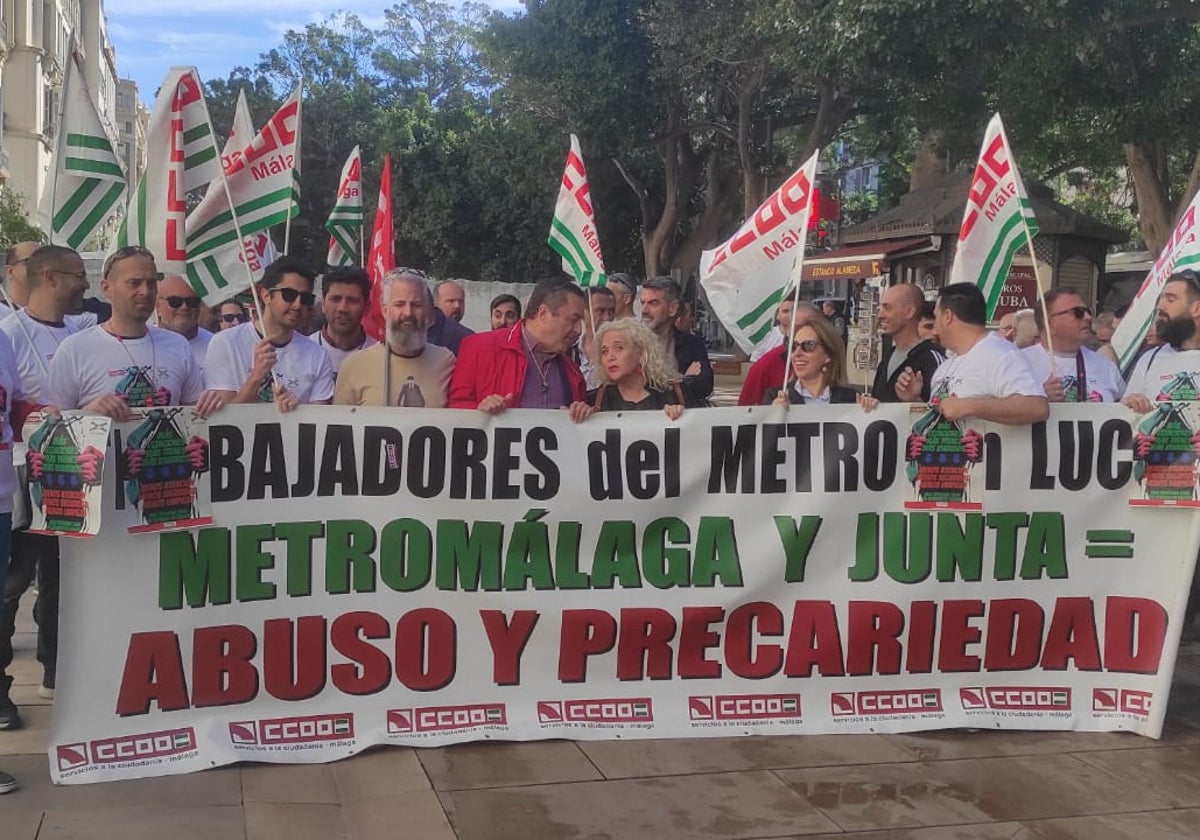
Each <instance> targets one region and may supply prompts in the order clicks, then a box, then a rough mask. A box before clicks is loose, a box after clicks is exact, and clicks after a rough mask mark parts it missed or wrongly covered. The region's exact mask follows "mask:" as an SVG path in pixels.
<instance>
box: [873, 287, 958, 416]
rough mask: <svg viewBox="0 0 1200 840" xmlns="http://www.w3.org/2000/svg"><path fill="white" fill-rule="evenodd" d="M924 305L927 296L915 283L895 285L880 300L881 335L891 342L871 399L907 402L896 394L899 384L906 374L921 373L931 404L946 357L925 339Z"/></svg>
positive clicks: (924, 396)
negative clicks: (922, 328) (932, 389)
mask: <svg viewBox="0 0 1200 840" xmlns="http://www.w3.org/2000/svg"><path fill="white" fill-rule="evenodd" d="M924 303H925V293H924V292H923V291H921V288H920V287H919V286H915V285H913V284H912V283H899V284H897V285H895V286H891V287H889V288H888V289H886V290H885V291H884V293H883V296H882V297H881V298H880V299H879V319H878V320H879V332H880V333H882V334H883V335H885V336H888V337H889V338H890V339H891V347H890V348H889V349H888V351H887V352H886V353H885V354H884V356H883V358H882V359H881V360H880V362H879V367H878V368H876V369H875V383H874V384H873V385H872V386H871V396H873V397H874V398H875V399H877V400H879V401H880V402H904V400H902V399H901V398H900V396H899V394H897V393H896V381H897V380H898V379H899V378H900V376H901V374H903V373H904V372H905V371H909V372H911V373H920V374H921V377H922V380H921V381H922V385H921V394H920V396H921V400H922V401H923V402H928V401H929V388H930V385H931V384H932V382H933V374H934V371H936V370H937V369H938V365H940V364H941V363H942V362H943V361H945V358H944V357H943V356H942V354H941V353H940V352H938V349H937V347H936V346H934V344H933V342H932V341H929V340H928V339H922V338H921V331H920V325H921V308H922V306H923V304H924Z"/></svg>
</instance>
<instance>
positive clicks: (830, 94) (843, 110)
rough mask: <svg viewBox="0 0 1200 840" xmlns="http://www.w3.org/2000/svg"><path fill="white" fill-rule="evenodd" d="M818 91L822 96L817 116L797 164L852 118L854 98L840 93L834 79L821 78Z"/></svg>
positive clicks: (822, 145)
mask: <svg viewBox="0 0 1200 840" xmlns="http://www.w3.org/2000/svg"><path fill="white" fill-rule="evenodd" d="M817 93H818V94H819V96H820V99H819V100H818V102H817V116H816V118H815V119H814V120H813V127H812V130H811V131H809V133H808V140H807V141H806V142H805V144H804V148H803V149H802V150H801V152H800V155H799V157H800V160H799V162H798V163H797V166H798V165H799V164H801V163H804V161H806V160H808V159H809V158H810V157H812V153H813V152H815V151H817V150H818V149H820V148H822V147H824V146H825V144H826V143H828V142H829V141H830V140H832V139H833V135H835V134H836V133H837V130H838V129H839V128H841V127H842V124H843V123H845V122H846V120H847V119H849V118H850V113H851V112H852V111H853V110H854V100H853V99H851V98H850V97H848V96H845V95H843V94H842V93H840V92H839V91H838V89H837V84H836V83H835V82H834V81H833V80H832V79H821V81H819V82H817Z"/></svg>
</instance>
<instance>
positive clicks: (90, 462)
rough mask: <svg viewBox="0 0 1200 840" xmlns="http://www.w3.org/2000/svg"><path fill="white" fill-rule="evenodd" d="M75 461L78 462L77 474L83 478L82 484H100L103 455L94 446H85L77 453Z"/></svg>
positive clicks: (102, 470)
mask: <svg viewBox="0 0 1200 840" xmlns="http://www.w3.org/2000/svg"><path fill="white" fill-rule="evenodd" d="M77 460H78V461H79V474H80V475H82V476H83V480H84V482H85V483H87V484H98V483H100V476H101V474H102V473H103V472H104V453H103V452H101V451H100V450H99V449H97V448H96V447H94V446H87V447H84V450H83V451H82V452H80V453H79V457H78V459H77Z"/></svg>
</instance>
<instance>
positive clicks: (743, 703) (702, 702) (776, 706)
mask: <svg viewBox="0 0 1200 840" xmlns="http://www.w3.org/2000/svg"><path fill="white" fill-rule="evenodd" d="M688 717H689V718H690V719H692V720H771V719H779V718H784V719H786V718H798V717H800V695H799V694H717V695H698V696H697V695H693V696H691V697H689V698H688Z"/></svg>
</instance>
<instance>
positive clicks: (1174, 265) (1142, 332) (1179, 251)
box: [1112, 193, 1200, 371]
mask: <svg viewBox="0 0 1200 840" xmlns="http://www.w3.org/2000/svg"><path fill="white" fill-rule="evenodd" d="M1197 216H1200V193H1197V194H1196V197H1195V198H1193V199H1192V203H1191V204H1189V205H1188V208H1187V209H1186V210H1184V211H1183V215H1182V216H1180V217H1179V221H1178V222H1177V223H1176V224H1175V229H1174V230H1172V231H1171V238H1170V239H1168V240H1167V243H1166V244H1165V245H1163V249H1162V250H1161V251H1160V252H1159V254H1158V258H1157V259H1156V260H1155V261H1154V265H1152V266H1151V267H1150V273H1149V274H1147V275H1146V279H1145V280H1143V281H1142V285H1141V288H1139V289H1138V291H1137V294H1136V295H1134V296H1133V300H1132V301H1131V302H1130V304H1129V311H1128V312H1126V313H1125V317H1124V318H1122V319H1121V323H1120V324H1119V325H1117V329H1116V331H1115V332H1114V333H1113V337H1112V347H1113V350H1114V351H1115V352H1116V354H1117V364H1119V365H1120V367H1121V370H1123V371H1128V370H1129V368H1130V366H1131V365H1132V364H1133V363H1134V361H1135V360H1136V359H1137V354H1138V350H1140V349H1141V346H1142V342H1143V341H1145V339H1146V333H1148V332H1149V331H1150V329H1151V327H1153V326H1154V319H1155V317H1156V316H1157V313H1158V296H1159V295H1161V294H1162V290H1163V287H1164V286H1165V285H1167V278H1169V277H1170V276H1171V275H1172V274H1174V273H1175V272H1177V271H1184V270H1186V269H1191V270H1192V271H1200V237H1197V233H1200V229H1197V227H1196V217H1197Z"/></svg>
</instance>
